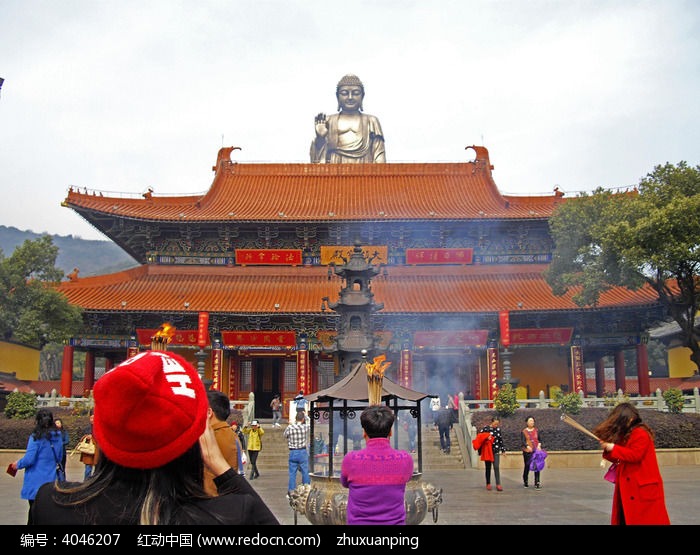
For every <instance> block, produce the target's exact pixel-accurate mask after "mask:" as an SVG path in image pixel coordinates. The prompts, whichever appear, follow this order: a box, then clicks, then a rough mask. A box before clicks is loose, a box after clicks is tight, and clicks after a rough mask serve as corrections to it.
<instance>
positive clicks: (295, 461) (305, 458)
mask: <svg viewBox="0 0 700 555" xmlns="http://www.w3.org/2000/svg"><path fill="white" fill-rule="evenodd" d="M297 472H301V483H302V484H310V483H311V478H309V452H308V451H307V450H306V449H290V450H289V488H287V489H288V490H289V491H292V490H294V489H296V487H297Z"/></svg>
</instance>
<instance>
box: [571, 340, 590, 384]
mask: <svg viewBox="0 0 700 555" xmlns="http://www.w3.org/2000/svg"><path fill="white" fill-rule="evenodd" d="M571 374H572V382H573V385H574V392H576V393H578V392H579V391H583V392H585V391H586V371H585V368H584V365H583V353H582V351H581V346H580V345H572V346H571Z"/></svg>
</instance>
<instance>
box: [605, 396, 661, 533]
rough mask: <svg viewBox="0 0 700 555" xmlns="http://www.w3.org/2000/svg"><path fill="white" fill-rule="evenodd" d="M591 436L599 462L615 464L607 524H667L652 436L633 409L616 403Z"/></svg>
mask: <svg viewBox="0 0 700 555" xmlns="http://www.w3.org/2000/svg"><path fill="white" fill-rule="evenodd" d="M593 433H594V434H595V435H596V436H598V438H599V439H600V446H601V447H602V448H603V458H604V459H606V460H608V461H610V462H612V463H617V477H616V479H615V493H614V495H613V504H612V517H611V520H610V522H611V524H671V521H670V520H669V518H668V512H667V511H666V501H665V499H664V484H663V480H662V479H661V473H660V472H659V464H658V462H657V460H656V449H655V448H654V432H653V431H652V430H651V428H649V426H647V425H646V424H645V423H643V422H642V418H641V416H640V415H639V411H638V410H637V408H636V407H635V406H634V405H632V404H630V403H620V404H619V405H617V406H616V407H615V408H614V409H613V410H612V411H611V412H610V415H609V416H608V418H607V419H606V420H605V421H603V422H602V423H600V424H599V425H598V426H597V427H596V428H595V429H594V430H593Z"/></svg>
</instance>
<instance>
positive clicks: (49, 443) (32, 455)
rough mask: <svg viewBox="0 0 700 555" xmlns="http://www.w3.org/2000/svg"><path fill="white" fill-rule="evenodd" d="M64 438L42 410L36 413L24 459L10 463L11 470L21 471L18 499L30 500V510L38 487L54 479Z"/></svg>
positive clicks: (43, 409)
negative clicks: (21, 477) (22, 477)
mask: <svg viewBox="0 0 700 555" xmlns="http://www.w3.org/2000/svg"><path fill="white" fill-rule="evenodd" d="M62 450H63V438H62V437H61V432H59V431H58V430H57V429H56V425H55V423H54V420H53V414H52V413H51V411H50V410H49V409H45V408H41V409H39V410H38V411H37V413H36V425H35V426H34V431H33V432H32V434H31V435H30V436H29V441H28V442H27V450H26V452H25V454H24V457H22V458H21V459H19V460H17V461H15V462H13V463H11V466H12V467H13V469H14V470H15V471H16V470H20V469H22V468H23V469H24V482H23V483H22V491H21V492H20V497H21V498H22V499H26V500H27V501H29V508H30V509H31V507H32V504H33V503H34V499H35V498H36V492H37V491H38V490H39V487H41V486H43V485H44V484H46V483H48V482H54V481H55V480H56V478H57V468H56V467H57V463H60V462H61V452H62Z"/></svg>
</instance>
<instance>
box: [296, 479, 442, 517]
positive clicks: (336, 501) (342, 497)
mask: <svg viewBox="0 0 700 555" xmlns="http://www.w3.org/2000/svg"><path fill="white" fill-rule="evenodd" d="M405 503H406V524H407V525H412V524H420V523H421V522H423V519H424V518H425V515H426V514H428V512H430V513H432V515H433V522H437V520H438V506H439V505H440V503H442V489H438V488H436V487H435V486H433V485H432V484H427V483H425V482H423V481H422V475H421V474H419V473H416V474H414V475H413V477H412V478H411V480H410V481H409V482H408V483H407V484H406V494H405ZM289 504H290V506H291V507H292V509H294V511H295V513H300V514H303V515H306V518H307V519H308V521H309V522H310V523H311V524H331V525H339V524H341V525H342V524H346V521H347V512H346V511H347V504H348V490H347V488H344V487H343V486H342V485H340V478H339V477H338V476H321V475H318V474H311V484H310V485H304V484H302V485H300V486H297V488H296V489H295V490H294V491H293V492H292V493H291V495H290V499H289ZM294 522H296V514H295V515H294Z"/></svg>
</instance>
